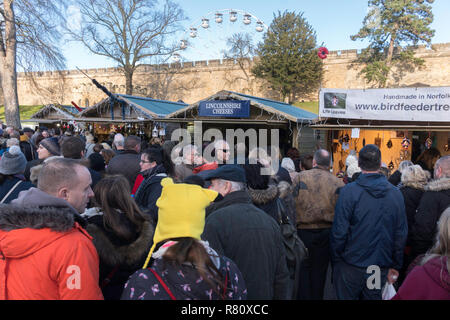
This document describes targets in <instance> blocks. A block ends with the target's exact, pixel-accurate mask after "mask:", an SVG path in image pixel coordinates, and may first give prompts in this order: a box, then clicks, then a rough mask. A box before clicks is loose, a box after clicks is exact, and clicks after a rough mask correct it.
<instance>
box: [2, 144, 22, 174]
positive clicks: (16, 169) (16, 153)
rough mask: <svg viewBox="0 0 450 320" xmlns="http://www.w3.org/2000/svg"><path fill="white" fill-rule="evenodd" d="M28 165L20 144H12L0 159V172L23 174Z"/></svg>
mask: <svg viewBox="0 0 450 320" xmlns="http://www.w3.org/2000/svg"><path fill="white" fill-rule="evenodd" d="M26 166H27V159H26V158H25V156H24V155H23V153H22V151H21V150H20V148H19V147H18V146H11V147H10V148H9V150H8V151H6V152H5V153H4V154H3V156H2V159H1V160H0V173H1V174H4V175H13V174H22V173H23V172H24V171H25V167H26Z"/></svg>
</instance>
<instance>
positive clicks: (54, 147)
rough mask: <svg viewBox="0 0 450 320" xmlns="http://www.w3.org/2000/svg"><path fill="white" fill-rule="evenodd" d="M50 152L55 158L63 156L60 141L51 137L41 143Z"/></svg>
mask: <svg viewBox="0 0 450 320" xmlns="http://www.w3.org/2000/svg"><path fill="white" fill-rule="evenodd" d="M39 144H40V145H42V146H43V147H44V148H45V149H47V151H48V152H50V153H51V154H52V155H54V156H60V155H61V149H60V147H59V143H58V139H56V138H54V137H51V138H46V139H44V140H42V141H41V142H40V143H39Z"/></svg>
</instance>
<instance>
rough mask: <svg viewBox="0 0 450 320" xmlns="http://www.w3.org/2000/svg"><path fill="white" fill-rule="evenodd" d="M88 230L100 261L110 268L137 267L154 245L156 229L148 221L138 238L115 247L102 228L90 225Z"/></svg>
mask: <svg viewBox="0 0 450 320" xmlns="http://www.w3.org/2000/svg"><path fill="white" fill-rule="evenodd" d="M86 230H87V231H88V232H89V234H90V235H91V236H92V237H93V238H94V239H93V242H94V245H95V248H96V249H97V252H98V255H99V257H100V260H101V261H102V262H104V263H106V264H107V265H110V266H116V265H120V266H130V267H131V266H135V265H137V264H140V263H141V260H142V259H145V255H146V254H147V253H148V251H149V249H150V247H151V245H152V243H153V234H154V232H155V228H154V227H153V225H152V224H151V223H150V222H148V221H146V222H144V223H143V225H142V230H141V232H140V234H139V236H138V238H137V239H136V240H135V241H133V242H132V243H129V244H126V245H119V246H118V245H115V244H113V243H112V241H111V240H110V239H109V238H108V236H107V234H106V233H105V231H104V230H103V228H101V227H100V226H98V225H96V224H94V223H90V224H89V225H88V226H87V227H86Z"/></svg>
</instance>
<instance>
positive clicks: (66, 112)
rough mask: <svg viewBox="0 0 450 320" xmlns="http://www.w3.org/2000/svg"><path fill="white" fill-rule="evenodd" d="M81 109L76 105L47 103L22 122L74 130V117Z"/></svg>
mask: <svg viewBox="0 0 450 320" xmlns="http://www.w3.org/2000/svg"><path fill="white" fill-rule="evenodd" d="M82 111H83V109H82V108H79V107H78V106H75V105H74V106H69V105H61V104H57V103H55V104H47V105H45V106H43V107H42V108H41V109H40V110H39V111H38V112H36V113H34V114H33V115H32V116H31V117H30V119H24V120H22V122H33V123H36V124H37V125H38V126H39V127H46V128H48V129H52V128H53V129H55V128H60V129H63V130H64V129H71V130H74V125H77V124H76V118H77V116H78V115H79V113H80V112H82Z"/></svg>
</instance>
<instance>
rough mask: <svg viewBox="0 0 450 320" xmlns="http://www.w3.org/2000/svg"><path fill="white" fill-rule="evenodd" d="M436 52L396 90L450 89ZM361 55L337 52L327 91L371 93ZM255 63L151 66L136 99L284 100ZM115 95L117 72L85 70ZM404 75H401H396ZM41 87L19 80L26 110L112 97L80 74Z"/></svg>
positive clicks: (121, 84)
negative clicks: (239, 96) (224, 93)
mask: <svg viewBox="0 0 450 320" xmlns="http://www.w3.org/2000/svg"><path fill="white" fill-rule="evenodd" d="M433 47H434V49H435V50H431V49H428V48H426V47H425V46H420V47H419V48H418V49H417V53H416V56H418V57H421V58H423V59H424V60H425V65H424V67H423V68H422V69H420V70H416V71H414V72H407V73H404V75H403V77H402V78H401V79H396V78H395V76H394V77H392V78H391V79H390V80H389V83H390V86H392V87H402V86H414V85H416V86H450V43H445V44H436V45H433ZM357 55H358V51H357V50H342V51H332V52H330V54H329V55H328V58H327V59H325V60H324V70H325V74H324V80H323V82H322V87H324V88H343V89H362V88H369V86H368V85H367V84H366V83H365V82H364V79H363V78H362V77H361V76H359V75H358V73H359V72H360V70H361V69H362V67H363V66H362V65H354V66H352V63H353V61H354V60H355V59H356V58H357ZM252 64H253V61H251V60H248V61H246V62H245V66H244V70H245V72H246V73H244V71H243V70H242V69H241V67H240V66H239V64H237V63H235V62H234V61H233V60H224V61H221V60H210V61H196V62H187V63H183V65H180V64H179V63H178V64H170V65H158V66H155V65H145V66H141V67H139V68H138V70H137V71H136V72H135V74H134V78H133V87H134V88H133V89H134V92H133V95H138V96H146V97H151V98H155V99H164V100H171V101H178V100H183V101H184V102H185V103H194V102H197V101H199V100H200V99H202V98H204V97H207V96H210V95H213V94H215V93H216V92H218V91H220V90H230V91H236V92H241V93H246V94H250V95H254V96H260V97H267V98H272V99H276V100H278V99H279V96H277V94H276V93H274V92H273V91H271V90H270V89H269V88H268V86H267V85H266V84H265V83H264V82H263V81H261V80H257V79H255V78H253V77H252V76H251V73H250V69H251V66H252ZM83 71H84V72H86V73H87V74H88V75H89V76H90V77H91V78H95V79H96V80H97V81H98V82H99V83H101V84H102V85H104V86H105V87H106V88H107V89H108V90H110V91H111V92H114V93H125V77H124V76H123V74H122V73H121V72H120V70H119V69H117V68H99V69H87V70H83ZM396 71H398V72H401V70H396ZM33 75H34V80H35V82H36V84H37V86H34V85H32V82H31V81H30V80H29V77H27V76H26V75H25V74H24V73H19V74H18V91H19V92H18V93H19V103H20V104H21V105H39V104H47V103H61V104H70V103H71V101H74V102H75V103H77V104H78V105H79V106H81V107H85V106H88V105H93V104H95V103H97V102H99V101H101V100H102V99H104V98H106V95H105V94H104V93H103V92H102V91H101V90H100V89H98V88H96V87H95V85H94V84H93V83H92V82H91V80H89V79H88V78H86V77H85V76H84V75H83V74H82V73H81V72H80V71H78V70H64V71H62V72H61V74H58V73H57V72H37V73H34V74H33ZM317 96H318V92H311V94H309V95H306V96H305V97H300V99H304V100H317Z"/></svg>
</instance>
